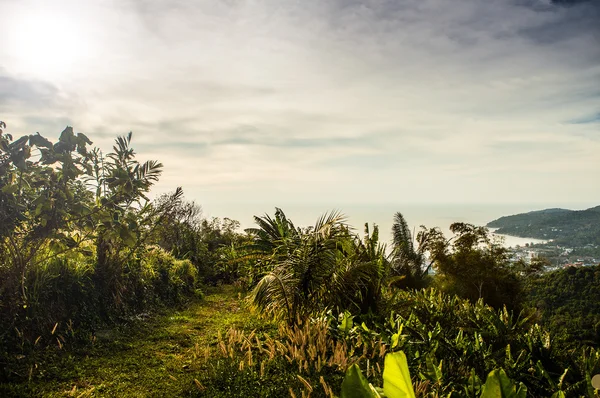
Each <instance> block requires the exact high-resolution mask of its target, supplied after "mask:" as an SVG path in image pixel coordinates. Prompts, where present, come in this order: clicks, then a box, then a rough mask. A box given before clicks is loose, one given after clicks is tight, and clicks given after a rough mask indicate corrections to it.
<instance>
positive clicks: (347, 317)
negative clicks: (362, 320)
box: [338, 311, 354, 333]
mask: <svg viewBox="0 0 600 398" xmlns="http://www.w3.org/2000/svg"><path fill="white" fill-rule="evenodd" d="M341 318H342V321H341V322H340V324H339V325H338V329H339V330H340V331H341V332H342V333H348V332H350V329H352V328H353V327H354V321H353V319H354V317H353V316H352V314H350V312H348V311H344V313H343V314H342V315H341Z"/></svg>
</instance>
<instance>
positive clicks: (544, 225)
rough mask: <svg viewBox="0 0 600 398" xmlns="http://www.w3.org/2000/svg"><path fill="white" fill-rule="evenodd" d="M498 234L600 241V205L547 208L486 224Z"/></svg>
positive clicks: (582, 242)
mask: <svg viewBox="0 0 600 398" xmlns="http://www.w3.org/2000/svg"><path fill="white" fill-rule="evenodd" d="M487 226H488V227H490V228H499V229H498V230H497V231H496V233H499V234H505V235H513V236H520V237H525V238H537V239H553V240H554V241H556V243H562V244H569V245H574V246H582V245H586V244H595V245H598V244H600V206H596V207H592V208H589V209H587V210H567V209H546V210H539V211H532V212H529V213H522V214H515V215H512V216H505V217H500V218H499V219H497V220H494V221H492V222H490V223H488V224H487Z"/></svg>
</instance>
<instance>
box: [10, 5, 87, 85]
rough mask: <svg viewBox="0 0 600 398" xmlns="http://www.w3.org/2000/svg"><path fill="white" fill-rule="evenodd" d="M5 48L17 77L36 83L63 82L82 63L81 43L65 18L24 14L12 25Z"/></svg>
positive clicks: (56, 14) (42, 14) (79, 37)
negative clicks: (34, 78) (17, 74)
mask: <svg viewBox="0 0 600 398" xmlns="http://www.w3.org/2000/svg"><path fill="white" fill-rule="evenodd" d="M13 23H14V25H13V27H12V29H11V30H10V32H9V46H10V48H11V52H10V55H11V58H12V60H13V63H14V67H15V68H16V69H17V70H18V72H19V73H23V74H26V75H30V76H33V77H36V78H39V79H47V80H61V79H63V78H67V77H68V75H69V74H70V72H71V71H72V69H73V68H74V67H75V66H76V64H77V63H78V61H80V60H81V59H82V55H83V51H84V50H85V48H84V40H83V39H82V36H81V32H80V31H78V26H77V23H76V21H73V20H72V19H70V18H69V17H68V16H67V15H64V14H58V13H52V12H45V13H41V12H39V13H28V14H25V15H23V16H22V17H21V18H18V19H16V20H14V21H13Z"/></svg>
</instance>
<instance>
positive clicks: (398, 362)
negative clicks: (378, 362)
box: [383, 351, 415, 398]
mask: <svg viewBox="0 0 600 398" xmlns="http://www.w3.org/2000/svg"><path fill="white" fill-rule="evenodd" d="M383 391H384V393H385V396H386V397H387V398H405V397H406V398H415V392H414V390H413V386H412V382H411V380H410V372H409V370H408V363H407V362H406V355H405V354H404V352H402V351H398V352H395V353H392V354H387V355H386V356H385V367H384V369H383Z"/></svg>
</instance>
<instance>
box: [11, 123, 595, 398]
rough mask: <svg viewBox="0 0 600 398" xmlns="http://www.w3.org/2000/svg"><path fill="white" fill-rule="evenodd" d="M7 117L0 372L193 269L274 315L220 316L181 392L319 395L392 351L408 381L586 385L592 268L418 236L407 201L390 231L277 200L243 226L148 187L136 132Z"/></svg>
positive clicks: (481, 241) (168, 289)
mask: <svg viewBox="0 0 600 398" xmlns="http://www.w3.org/2000/svg"><path fill="white" fill-rule="evenodd" d="M4 127H5V126H4V125H3V124H1V123H0V316H1V317H0V348H1V350H0V366H1V370H2V371H1V372H0V382H6V381H18V380H25V379H31V378H32V376H33V375H34V373H35V372H39V374H40V375H41V374H42V373H43V366H44V363H43V355H41V354H40V353H43V352H44V350H45V349H46V348H48V347H58V349H63V347H64V346H71V345H72V343H80V344H81V345H82V346H84V347H85V345H86V344H90V342H93V341H95V339H96V337H97V335H99V334H101V333H102V332H101V329H103V328H107V327H110V326H111V325H114V324H115V323H117V324H118V323H119V322H122V321H123V320H124V319H128V318H132V317H135V316H136V315H138V316H139V315H140V314H142V313H145V312H147V311H149V310H152V309H153V308H156V307H157V306H165V305H179V304H181V303H182V302H183V301H184V300H185V299H186V298H191V297H194V296H201V295H202V294H201V290H200V288H201V287H202V284H205V285H218V284H233V285H235V286H236V287H237V288H238V289H239V291H240V292H243V293H248V295H247V304H248V305H249V307H248V308H253V309H255V310H257V311H258V312H259V313H260V314H261V315H262V316H264V317H266V318H267V319H269V320H274V321H280V322H281V324H280V327H279V328H278V329H276V330H275V329H272V328H266V330H264V331H262V332H261V331H248V330H239V329H230V330H229V331H228V332H227V333H226V334H225V336H222V335H219V338H218V339H217V340H216V341H215V344H213V345H212V346H210V347H208V348H207V349H206V351H205V355H198V350H199V348H198V347H195V349H194V353H193V355H192V358H193V359H192V360H190V361H196V362H197V363H196V368H197V369H201V370H202V371H201V372H199V373H198V374H197V375H195V376H196V377H195V384H194V385H193V386H190V388H189V393H190V394H191V395H201V396H210V397H218V396H223V397H226V396H232V397H233V396H278V397H279V396H285V395H291V396H307V395H311V394H312V395H311V396H328V397H330V396H334V395H337V394H339V393H340V388H341V386H342V380H343V378H344V375H345V373H346V371H347V370H348V369H349V368H351V367H352V366H353V365H356V366H358V368H359V369H361V370H362V372H363V373H364V377H366V379H368V381H369V382H370V383H373V385H381V381H382V380H381V378H382V369H383V366H384V358H385V356H386V354H387V353H390V352H396V351H399V350H402V351H403V352H404V353H405V354H406V360H407V366H408V369H409V370H410V374H412V375H413V380H412V382H413V384H414V387H415V391H416V393H417V395H418V396H449V394H452V396H467V397H475V396H479V395H480V394H481V393H482V391H483V385H484V383H485V379H486V377H487V376H488V374H490V372H492V371H494V372H496V373H493V374H494V375H500V374H505V375H506V377H507V378H510V379H512V380H514V381H515V382H517V383H522V387H523V388H522V389H521V390H520V391H525V389H526V390H527V392H528V394H529V395H530V396H555V397H561V396H583V395H587V396H590V397H592V396H597V395H598V394H597V391H595V390H594V389H593V387H592V386H591V376H592V375H593V374H595V373H598V372H600V354H599V353H598V351H596V348H597V346H598V341H599V337H600V335H599V330H600V318H599V315H598V314H600V307H599V306H598V302H600V301H599V299H600V291H598V286H599V284H598V282H600V281H599V280H598V278H599V275H600V271H598V267H590V268H585V269H569V270H564V271H558V272H552V273H546V272H545V267H546V265H545V263H544V261H543V260H539V261H538V260H535V261H533V262H532V263H530V264H528V263H525V262H523V261H520V262H516V263H515V262H514V261H512V259H511V256H510V253H509V251H508V250H507V249H505V248H504V247H503V246H502V245H500V244H499V243H498V242H497V241H495V240H494V239H493V238H492V237H491V236H490V234H489V232H488V230H487V229H486V228H484V227H478V226H474V225H471V224H467V223H454V224H452V225H451V232H452V236H451V237H446V236H444V234H443V233H442V231H441V230H440V229H439V228H429V229H428V228H425V227H422V228H421V229H420V230H419V231H418V233H417V234H416V236H413V233H411V231H410V230H409V228H408V226H407V223H406V221H405V220H404V217H403V216H402V214H401V213H397V214H395V215H394V224H393V227H392V235H393V238H392V241H391V242H390V245H389V246H386V244H384V243H383V242H380V239H379V229H378V227H377V226H372V227H371V226H369V225H368V224H365V228H364V233H363V234H362V235H361V234H356V233H354V232H353V229H352V228H351V226H349V225H347V223H346V220H345V217H344V216H343V215H341V214H339V213H336V212H332V213H328V214H325V215H323V216H322V217H320V218H319V219H318V220H317V221H316V222H315V224H314V225H313V226H310V227H299V226H296V225H294V223H293V222H292V220H290V219H289V218H288V217H287V216H286V215H285V213H284V212H283V211H282V210H281V209H278V208H277V209H276V210H275V214H274V215H273V216H270V215H264V216H257V217H255V222H256V227H255V228H249V229H247V230H246V231H245V233H240V232H238V229H239V223H238V222H237V221H234V220H230V219H227V218H225V219H223V220H220V219H217V218H213V219H210V220H208V219H205V218H203V217H202V211H201V208H200V206H199V205H197V204H196V203H194V202H188V201H186V200H185V199H184V198H183V192H182V190H181V189H177V190H176V191H175V192H173V193H169V194H165V195H162V196H159V197H158V198H157V199H156V200H154V201H150V200H149V198H148V196H147V195H148V193H149V191H150V189H151V187H152V186H153V184H155V183H156V181H158V178H159V176H160V174H161V171H162V165H161V164H160V163H159V162H157V161H146V162H139V161H138V160H137V159H136V156H135V152H134V150H133V149H132V148H131V140H132V135H131V133H130V134H128V135H126V136H123V137H118V138H117V139H116V141H115V145H114V146H113V148H112V151H111V152H110V153H109V154H107V155H104V154H103V153H102V152H101V151H100V150H99V149H96V148H90V146H91V145H92V142H91V141H90V139H89V138H88V137H87V136H85V135H84V134H81V133H79V134H76V133H75V132H74V131H73V129H72V128H70V127H67V128H66V129H65V130H64V131H63V132H62V133H61V135H60V137H59V139H58V141H56V142H55V143H53V142H51V141H50V140H48V139H46V138H45V137H43V136H41V135H39V134H34V135H26V136H23V137H21V138H18V139H13V137H12V136H11V135H9V134H5V133H4V132H3V131H2V130H1V128H4ZM587 212H592V213H593V212H597V209H590V210H588V211H587ZM547 213H548V214H546V213H544V214H543V220H546V221H547V219H552V217H559V216H560V217H563V216H565V217H566V216H569V217H572V216H573V214H572V213H568V214H567V213H565V212H564V211H555V212H547ZM577 214H579V213H577ZM582 214H583V213H582ZM586 214H587V213H586ZM598 214H600V213H598ZM581 217H583V216H581ZM581 217H580V215H576V216H575V218H577V220H580V219H581ZM586 217H587V216H586ZM586 219H587V218H586ZM546 221H544V222H546ZM588 221H589V220H588ZM588 221H586V223H588V224H585V225H588V226H589V225H592V224H593V223H591V221H590V222H588ZM590 223H591V224H590ZM548 225H550V224H548ZM586 228H587V227H586ZM594 228H596V224H593V225H592V227H590V228H587V229H586V231H588V232H589V231H590V230H593V231H595V229H594ZM586 233H587V232H586ZM15 364H17V365H18V366H13V365H15ZM24 368H27V369H28V373H29V374H28V375H26V374H24V373H23V371H22V369H24ZM15 369H18V370H15ZM354 369H356V368H354ZM357 374H358V373H357ZM40 377H41V376H40ZM357 377H358V376H357ZM498 377H500V376H498ZM519 385H521V384H519ZM488 392H489V390H488Z"/></svg>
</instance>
